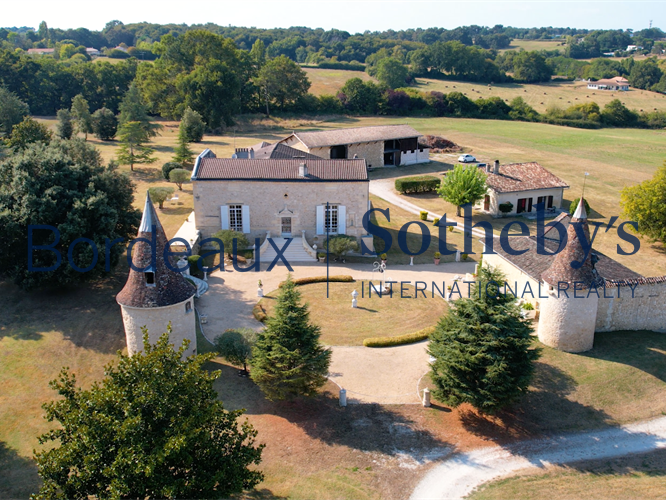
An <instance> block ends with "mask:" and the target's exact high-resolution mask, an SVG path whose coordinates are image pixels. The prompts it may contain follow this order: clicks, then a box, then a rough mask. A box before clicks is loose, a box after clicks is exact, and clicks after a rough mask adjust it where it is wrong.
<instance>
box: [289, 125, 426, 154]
mask: <svg viewBox="0 0 666 500" xmlns="http://www.w3.org/2000/svg"><path fill="white" fill-rule="evenodd" d="M292 135H293V136H294V137H296V138H297V139H299V140H300V141H301V142H302V143H303V144H305V145H306V146H307V147H308V148H321V147H324V146H338V145H342V144H358V143H360V142H375V141H389V140H392V139H405V138H408V137H421V136H422V135H423V134H420V133H418V132H417V131H416V130H414V129H413V128H412V127H410V126H409V125H379V126H377V127H358V128H344V129H338V130H322V131H319V132H298V133H296V132H294V133H293V134H292ZM290 137H291V136H290ZM287 139H288V138H287ZM283 140H286V139H283Z"/></svg>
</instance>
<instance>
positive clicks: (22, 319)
mask: <svg viewBox="0 0 666 500" xmlns="http://www.w3.org/2000/svg"><path fill="white" fill-rule="evenodd" d="M126 273H127V266H126V264H122V263H121V265H119V266H118V269H116V270H115V271H114V272H113V273H112V274H111V276H109V277H107V278H103V279H100V280H98V281H95V282H92V283H84V284H81V285H79V286H77V287H71V288H65V287H63V288H54V289H44V290H33V291H24V290H21V289H20V288H19V287H18V286H16V285H14V284H13V283H11V282H8V281H3V282H0V339H2V338H5V337H7V338H13V339H16V340H30V341H37V340H40V339H41V338H42V337H43V336H44V335H45V334H47V333H48V332H60V333H62V335H63V336H64V337H65V339H66V340H69V341H70V342H72V343H73V344H75V345H76V346H77V347H83V348H86V349H91V350H93V351H96V352H101V353H109V354H110V353H115V352H116V351H118V350H120V349H122V348H123V347H125V334H124V329H123V322H122V317H121V315H120V308H119V306H118V304H117V303H116V301H115V296H116V294H117V293H118V292H119V291H120V290H121V289H122V287H123V285H124V282H125V279H126V277H127V274H126Z"/></svg>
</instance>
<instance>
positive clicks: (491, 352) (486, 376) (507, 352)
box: [428, 267, 540, 413]
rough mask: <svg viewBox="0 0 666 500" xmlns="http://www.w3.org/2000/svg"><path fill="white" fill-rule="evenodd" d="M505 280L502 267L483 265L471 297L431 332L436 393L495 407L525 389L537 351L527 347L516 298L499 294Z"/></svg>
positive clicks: (529, 329) (477, 405)
mask: <svg viewBox="0 0 666 500" xmlns="http://www.w3.org/2000/svg"><path fill="white" fill-rule="evenodd" d="M503 283H504V276H503V275H502V273H501V272H499V271H497V270H491V269H489V268H487V267H483V268H481V269H480V271H479V276H478V281H477V283H476V285H475V286H474V287H473V294H472V297H471V298H463V299H459V300H457V301H456V302H455V303H454V305H453V308H452V310H451V311H450V312H449V313H448V314H447V315H446V316H444V317H442V319H441V320H440V321H439V323H438V325H437V327H436V328H435V331H434V332H433V334H432V335H431V336H430V344H429V346H428V353H429V354H430V355H431V356H433V357H434V358H435V359H436V360H435V361H434V362H433V363H432V365H431V368H432V371H431V373H430V377H431V379H432V381H433V382H434V384H435V386H436V389H435V390H434V391H433V396H434V397H435V398H436V399H439V400H440V401H442V402H444V403H446V404H450V405H452V406H454V407H455V406H458V405H460V404H461V403H469V404H471V405H472V406H474V407H475V408H476V409H478V410H480V411H482V412H484V413H495V412H496V411H498V410H500V409H502V408H504V407H505V406H507V405H509V404H511V403H513V402H515V401H516V400H517V399H518V398H519V397H520V396H521V395H522V394H523V393H525V392H526V391H527V388H528V386H529V383H530V380H531V378H532V374H533V372H534V365H533V362H534V361H535V360H536V359H537V358H538V357H539V355H540V351H539V349H531V348H530V346H531V343H532V340H531V338H530V333H531V332H532V327H531V325H530V324H529V321H528V320H525V319H523V318H522V316H521V314H520V308H519V307H518V304H517V303H516V298H515V297H514V296H512V295H510V294H507V295H506V296H505V295H503V294H499V287H500V286H501V284H503Z"/></svg>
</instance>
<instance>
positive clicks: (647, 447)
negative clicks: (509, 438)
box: [410, 417, 666, 500]
mask: <svg viewBox="0 0 666 500" xmlns="http://www.w3.org/2000/svg"><path fill="white" fill-rule="evenodd" d="M658 448H666V417H661V418H658V419H655V420H649V421H646V422H639V423H636V424H631V425H627V426H623V427H617V428H613V429H605V430H601V431H591V432H583V433H580V434H567V435H560V436H554V437H551V438H547V439H539V440H530V441H524V442H523V443H519V444H516V445H512V446H506V447H501V446H494V447H492V448H483V449H480V450H474V451H470V452H468V453H461V454H458V455H454V456H453V457H451V458H450V459H448V460H446V461H445V462H443V463H442V464H440V465H438V466H436V467H435V468H433V469H432V470H431V471H430V472H429V473H428V474H427V475H426V476H425V477H424V478H423V479H422V480H421V482H420V483H419V484H418V485H417V487H416V488H415V489H414V492H413V493H412V496H411V497H410V498H411V500H435V499H436V500H443V499H446V500H451V499H462V498H465V497H466V496H467V495H469V494H470V493H471V492H472V491H473V490H474V489H475V488H477V487H478V486H480V485H482V484H484V483H486V482H488V481H492V480H494V479H498V478H500V477H503V476H508V475H510V474H512V473H515V472H517V471H519V470H522V469H527V468H530V467H539V468H543V467H545V466H547V465H556V464H566V463H571V462H579V461H582V460H595V459H600V458H615V457H620V456H623V455H630V454H635V453H646V452H650V451H653V450H656V449H658Z"/></svg>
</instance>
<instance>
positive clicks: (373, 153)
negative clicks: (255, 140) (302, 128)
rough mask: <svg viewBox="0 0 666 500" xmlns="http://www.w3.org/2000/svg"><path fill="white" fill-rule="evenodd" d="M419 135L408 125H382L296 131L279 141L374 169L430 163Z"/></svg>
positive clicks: (296, 147) (428, 150)
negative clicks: (363, 161) (355, 159)
mask: <svg viewBox="0 0 666 500" xmlns="http://www.w3.org/2000/svg"><path fill="white" fill-rule="evenodd" d="M421 136H422V134H420V133H418V132H417V131H416V130H414V129H413V128H412V127H410V126H409V125H383V126H378V127H360V128H347V129H339V130H324V131H320V132H298V133H293V134H291V135H290V136H289V137H287V138H286V139H283V140H282V141H280V142H281V143H282V144H285V145H287V146H290V147H292V148H295V149H299V150H301V151H304V152H306V153H310V154H313V155H316V156H319V157H320V158H324V159H331V160H341V159H353V158H362V159H364V160H365V161H366V162H367V164H368V168H373V167H389V166H399V165H412V164H415V163H427V162H429V161H430V149H429V148H427V147H425V146H423V145H422V144H419V137H421Z"/></svg>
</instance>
